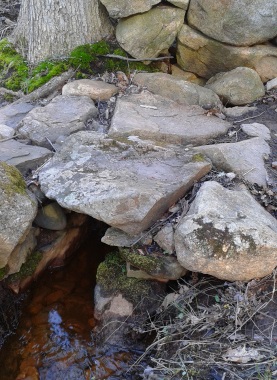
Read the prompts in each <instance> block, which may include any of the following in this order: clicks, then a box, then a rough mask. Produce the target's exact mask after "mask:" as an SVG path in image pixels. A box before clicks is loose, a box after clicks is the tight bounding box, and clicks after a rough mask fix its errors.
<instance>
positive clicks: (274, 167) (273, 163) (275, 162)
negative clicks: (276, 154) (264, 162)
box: [271, 161, 277, 169]
mask: <svg viewBox="0 0 277 380" xmlns="http://www.w3.org/2000/svg"><path fill="white" fill-rule="evenodd" d="M271 166H272V167H273V169H277V161H274V162H272V164H271Z"/></svg>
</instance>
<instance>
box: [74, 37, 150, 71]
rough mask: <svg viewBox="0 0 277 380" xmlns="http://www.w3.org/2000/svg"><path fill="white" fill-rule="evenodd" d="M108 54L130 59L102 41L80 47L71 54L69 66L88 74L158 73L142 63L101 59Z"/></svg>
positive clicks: (116, 48)
mask: <svg viewBox="0 0 277 380" xmlns="http://www.w3.org/2000/svg"><path fill="white" fill-rule="evenodd" d="M106 54H113V55H119V56H122V57H128V55H127V53H126V52H125V51H124V50H122V49H120V48H118V47H117V46H114V45H113V44H109V43H108V42H106V41H100V42H97V43H95V44H91V45H90V44H86V45H82V46H78V47H77V48H76V49H74V50H73V51H72V52H71V54H70V59H69V64H70V65H71V66H72V67H73V68H75V69H77V70H78V72H86V73H88V74H97V73H101V72H104V71H110V72H112V71H123V72H129V71H132V70H138V71H149V72H153V71H157V69H156V68H154V67H153V66H152V65H145V64H144V63H142V62H128V61H124V60H121V59H118V58H105V57H101V56H103V55H106Z"/></svg>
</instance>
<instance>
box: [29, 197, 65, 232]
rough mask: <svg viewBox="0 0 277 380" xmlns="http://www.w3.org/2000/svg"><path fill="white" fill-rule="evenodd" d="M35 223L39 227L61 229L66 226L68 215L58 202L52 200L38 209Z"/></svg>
mask: <svg viewBox="0 0 277 380" xmlns="http://www.w3.org/2000/svg"><path fill="white" fill-rule="evenodd" d="M34 223H35V224H36V225H37V226H38V227H42V228H46V229H48V230H53V231H60V230H64V229H65V228H66V215H65V213H64V211H63V209H62V208H61V207H60V206H59V205H58V203H56V202H52V203H49V204H48V205H46V206H43V207H42V208H40V209H39V210H38V213H37V216H36V218H35V220H34Z"/></svg>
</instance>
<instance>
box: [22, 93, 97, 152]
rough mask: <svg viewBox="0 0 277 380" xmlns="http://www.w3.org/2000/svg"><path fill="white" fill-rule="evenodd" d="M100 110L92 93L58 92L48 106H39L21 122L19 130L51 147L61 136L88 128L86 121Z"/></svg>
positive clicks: (27, 137)
mask: <svg viewBox="0 0 277 380" xmlns="http://www.w3.org/2000/svg"><path fill="white" fill-rule="evenodd" d="M97 114H98V111H97V108H96V107H95V105H94V102H93V101H92V100H91V99H90V98H89V97H88V96H66V95H60V96H56V97H55V98H54V99H53V100H52V101H51V102H50V103H49V104H47V106H45V107H37V108H35V109H33V110H32V111H31V112H29V114H28V115H27V116H26V117H25V118H24V119H23V120H22V121H21V122H20V124H19V126H18V128H17V133H18V134H19V135H20V137H21V138H26V139H31V140H32V142H33V143H34V144H35V145H40V146H46V147H49V142H48V141H47V139H46V138H48V139H49V140H50V141H51V143H52V144H53V143H55V142H56V140H57V138H58V137H59V136H69V135H70V134H71V133H73V132H77V131H79V130H82V129H84V128H85V122H86V121H87V120H88V119H90V118H93V117H95V116H96V115H97Z"/></svg>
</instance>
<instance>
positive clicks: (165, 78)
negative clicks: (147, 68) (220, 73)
mask: <svg viewBox="0 0 277 380" xmlns="http://www.w3.org/2000/svg"><path fill="white" fill-rule="evenodd" d="M133 82H134V83H135V84H137V85H139V86H143V87H147V89H148V90H149V91H151V92H153V93H154V94H157V95H161V96H163V97H165V98H169V99H171V100H174V101H175V102H177V103H179V104H184V105H187V106H188V105H194V104H196V105H199V106H201V107H204V108H206V109H209V108H219V109H220V108H221V107H222V104H221V101H220V99H219V97H218V96H217V95H216V93H215V92H214V90H213V89H212V90H209V89H208V88H204V87H201V86H198V85H197V84H194V83H190V82H188V81H185V80H183V79H180V78H176V77H174V76H172V75H169V74H165V73H139V74H136V75H135V76H134V79H133Z"/></svg>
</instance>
